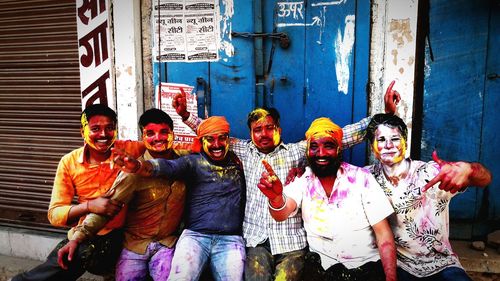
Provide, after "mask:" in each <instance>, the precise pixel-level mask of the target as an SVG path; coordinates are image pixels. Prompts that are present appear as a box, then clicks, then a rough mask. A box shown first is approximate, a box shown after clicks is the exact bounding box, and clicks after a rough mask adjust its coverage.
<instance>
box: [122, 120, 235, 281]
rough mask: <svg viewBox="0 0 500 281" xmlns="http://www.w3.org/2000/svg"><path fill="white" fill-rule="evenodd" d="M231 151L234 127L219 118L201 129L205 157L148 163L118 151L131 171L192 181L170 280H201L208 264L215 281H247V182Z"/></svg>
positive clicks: (197, 144) (199, 143) (198, 143)
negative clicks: (244, 280)
mask: <svg viewBox="0 0 500 281" xmlns="http://www.w3.org/2000/svg"><path fill="white" fill-rule="evenodd" d="M228 149H229V123H227V121H226V119H225V118H224V117H217V116H214V117H210V118H208V119H206V120H205V121H203V122H202V123H201V124H200V126H199V127H198V130H197V138H195V141H194V143H193V151H194V152H199V153H194V154H190V155H187V156H183V157H180V158H178V159H175V160H166V159H151V160H148V161H145V162H144V161H138V160H136V159H134V158H133V157H130V156H129V155H127V154H125V153H123V151H121V150H114V152H115V154H116V155H117V156H116V157H115V162H116V164H117V165H119V166H122V169H123V171H125V172H133V173H137V174H139V175H141V176H146V177H150V176H166V177H167V178H171V179H177V178H180V179H183V180H184V181H185V182H186V189H187V196H186V206H188V208H186V210H185V216H184V217H185V230H184V231H183V232H182V234H181V236H180V237H179V240H178V241H177V245H176V250H175V254H174V258H173V261H172V269H171V271H170V276H169V280H197V279H198V278H199V277H200V275H201V272H202V271H203V269H204V267H205V266H206V264H207V263H210V268H211V270H212V273H213V275H214V278H215V280H242V278H243V269H244V263H245V244H244V242H243V238H242V236H241V234H242V233H241V232H242V222H243V211H244V208H245V206H244V198H245V179H244V177H243V170H242V167H241V163H240V162H239V159H238V158H237V157H236V156H235V155H234V154H233V153H232V152H230V151H228Z"/></svg>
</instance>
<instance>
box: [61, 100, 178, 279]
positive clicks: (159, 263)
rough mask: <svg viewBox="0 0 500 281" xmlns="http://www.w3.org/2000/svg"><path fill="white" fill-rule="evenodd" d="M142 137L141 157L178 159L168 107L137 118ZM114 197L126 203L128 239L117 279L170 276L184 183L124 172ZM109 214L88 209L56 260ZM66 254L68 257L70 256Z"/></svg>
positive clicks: (71, 250) (71, 252) (101, 224)
mask: <svg viewBox="0 0 500 281" xmlns="http://www.w3.org/2000/svg"><path fill="white" fill-rule="evenodd" d="M139 126H140V128H141V129H142V141H143V143H144V145H145V146H146V148H147V150H146V152H145V153H144V155H143V156H142V157H140V158H139V159H140V160H142V161H146V160H150V159H156V158H164V159H177V158H179V154H178V153H179V152H180V153H184V151H179V150H177V148H178V145H175V146H174V143H173V141H174V132H173V128H174V124H173V121H172V118H170V116H169V115H168V114H167V113H165V112H164V111H162V110H160V109H156V108H152V109H149V110H147V111H146V112H144V114H142V115H141V117H140V118H139ZM112 189H114V190H115V192H113V196H112V197H111V199H114V200H117V201H120V202H124V203H126V204H127V205H128V212H127V219H126V222H125V226H124V232H125V241H124V243H123V250H122V252H121V254H120V257H119V258H118V262H117V266H116V275H115V280H117V281H122V280H145V279H147V278H148V277H151V278H152V279H153V280H166V279H167V278H168V276H169V273H170V266H171V262H172V258H173V256H174V251H175V247H174V246H175V242H176V241H177V238H178V235H177V234H178V233H177V230H178V227H179V223H180V221H181V217H182V212H183V210H184V200H185V184H184V182H183V181H176V180H173V179H172V178H166V177H153V178H145V177H141V176H138V175H134V174H129V173H121V174H120V175H119V176H118V177H117V178H116V180H115V182H114V184H113V187H112ZM110 219H111V218H110V217H108V216H103V215H98V214H89V215H88V216H87V217H86V218H85V220H84V221H83V223H82V224H80V225H79V226H78V227H77V228H76V231H75V232H74V234H73V237H70V241H69V242H68V244H66V246H64V247H63V248H61V250H59V252H58V262H59V264H60V265H61V267H63V268H66V264H65V263H64V262H63V261H67V260H70V261H71V260H72V259H73V255H74V253H75V251H76V249H77V248H78V245H79V244H80V243H82V242H83V241H85V240H86V239H89V238H90V237H92V236H94V235H95V234H96V233H97V232H98V231H99V230H100V229H102V227H104V226H105V224H106V223H107V222H108V221H109V220H110ZM66 257H67V259H66Z"/></svg>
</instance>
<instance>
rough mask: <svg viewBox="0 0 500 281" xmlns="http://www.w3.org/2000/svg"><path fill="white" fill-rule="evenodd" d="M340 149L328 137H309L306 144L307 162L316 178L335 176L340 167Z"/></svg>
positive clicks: (333, 140)
mask: <svg viewBox="0 0 500 281" xmlns="http://www.w3.org/2000/svg"><path fill="white" fill-rule="evenodd" d="M339 154H340V148H339V146H338V145H337V142H336V141H335V139H334V138H332V137H329V136H318V137H314V136H313V137H311V138H310V139H309V140H308V142H307V160H308V162H309V165H310V166H311V169H312V170H313V172H314V174H315V175H317V176H318V177H325V176H331V175H336V173H337V170H338V169H339V167H340V163H341V157H339Z"/></svg>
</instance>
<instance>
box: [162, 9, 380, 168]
mask: <svg viewBox="0 0 500 281" xmlns="http://www.w3.org/2000/svg"><path fill="white" fill-rule="evenodd" d="M225 2H227V1H220V3H221V5H222V6H221V13H223V11H224V6H223V5H224V3H225ZM285 2H286V3H289V4H287V5H290V4H292V5H295V7H285V8H284V7H283V5H282V3H285ZM320 2H321V3H325V2H329V3H331V4H332V5H327V4H322V5H318V4H319V3H320ZM337 2H338V4H336V5H333V4H335V3H337ZM369 14H370V3H369V1H368V0H358V1H354V0H345V1H319V0H315V1H261V0H256V1H246V0H234V16H233V17H232V19H231V24H232V31H233V32H249V33H252V32H256V33H260V32H263V33H279V32H284V33H286V34H287V35H288V37H289V38H290V46H289V47H288V48H282V47H281V46H280V44H279V40H276V39H275V40H272V39H270V38H269V37H265V38H263V39H252V38H243V37H232V38H229V37H228V35H227V34H225V35H224V36H225V37H224V40H228V41H230V42H231V43H232V44H233V46H234V50H235V52H234V55H233V56H227V55H226V54H225V53H223V52H221V53H220V55H221V59H220V60H219V61H217V62H210V63H190V64H188V63H163V64H162V65H166V74H163V76H162V78H161V79H162V81H169V82H176V83H186V84H189V85H196V78H197V77H202V78H204V79H205V80H206V81H208V82H209V86H210V89H211V98H212V99H211V100H212V107H211V114H212V115H224V116H226V117H227V118H228V120H229V122H230V123H231V129H232V135H234V136H237V137H242V138H248V137H249V134H248V128H247V125H246V117H247V114H248V113H249V112H250V111H251V110H252V109H253V108H255V107H257V106H273V107H276V108H277V109H278V110H279V112H280V114H281V116H282V120H281V126H282V128H283V140H284V141H285V142H293V141H298V140H300V139H303V137H304V132H305V131H306V129H307V127H308V126H309V124H310V122H311V121H312V120H314V119H315V118H317V117H320V116H327V117H330V118H332V120H334V121H335V122H336V123H338V124H339V125H342V126H343V125H347V124H351V123H353V122H356V121H359V120H360V119H361V118H363V117H365V116H366V112H367V96H366V95H367V94H366V90H365V89H366V83H367V80H368V45H369V24H370V17H369ZM346 18H348V19H355V24H354V25H351V26H354V27H355V32H356V33H355V36H357V37H359V38H357V37H356V38H357V39H356V41H355V44H354V46H352V50H351V51H350V52H347V53H348V57H347V59H346V68H347V69H348V70H349V72H350V74H349V80H348V82H347V87H346V94H344V93H341V92H339V90H338V77H337V73H336V67H337V66H336V61H337V55H336V52H335V48H336V46H335V40H336V38H337V36H338V34H340V37H341V38H344V36H345V31H346ZM221 28H222V27H221ZM271 64H272V65H271ZM158 71H159V66H158V65H155V67H154V77H155V78H154V79H155V81H154V82H155V84H157V83H158V78H157V76H158ZM162 73H165V72H164V70H162ZM353 151H354V153H353V157H352V158H351V152H350V151H348V152H347V153H346V154H345V156H344V157H346V160H348V161H351V162H353V163H355V164H358V165H364V164H365V158H366V156H365V154H366V150H365V149H364V146H362V147H360V148H356V149H354V150H353Z"/></svg>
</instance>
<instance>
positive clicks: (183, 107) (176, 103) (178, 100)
mask: <svg viewBox="0 0 500 281" xmlns="http://www.w3.org/2000/svg"><path fill="white" fill-rule="evenodd" d="M172 107H173V108H175V111H176V112H177V114H179V116H181V117H182V119H183V120H186V119H187V118H188V117H189V112H188V111H187V101H186V93H185V92H184V90H183V89H182V88H181V93H179V94H177V95H175V96H174V98H173V99H172Z"/></svg>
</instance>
